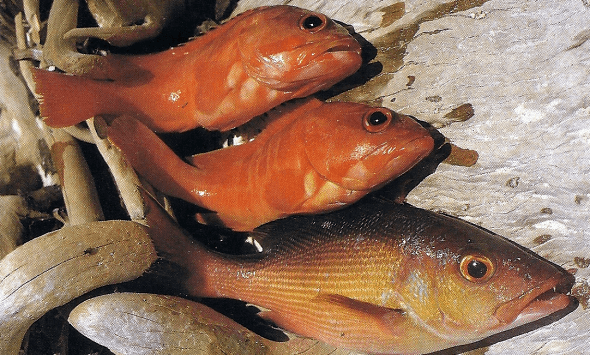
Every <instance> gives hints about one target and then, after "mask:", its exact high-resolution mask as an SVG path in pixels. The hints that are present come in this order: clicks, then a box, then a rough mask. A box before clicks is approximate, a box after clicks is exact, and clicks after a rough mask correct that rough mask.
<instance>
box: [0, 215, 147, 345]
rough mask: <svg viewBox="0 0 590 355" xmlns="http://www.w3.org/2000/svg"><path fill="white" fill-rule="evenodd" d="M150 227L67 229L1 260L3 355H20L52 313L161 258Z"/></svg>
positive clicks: (109, 224) (123, 224)
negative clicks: (37, 325) (29, 337)
mask: <svg viewBox="0 0 590 355" xmlns="http://www.w3.org/2000/svg"><path fill="white" fill-rule="evenodd" d="M156 258H157V256H156V251H155V249H154V247H153V245H152V242H151V240H150V238H149V236H148V235H147V233H146V229H145V227H143V226H141V225H140V224H137V223H135V222H129V221H106V222H94V223H87V224H83V225H79V226H70V227H64V228H62V229H60V230H59V231H56V232H52V233H48V234H46V235H44V236H41V237H38V238H36V239H33V240H32V241H30V242H27V243H25V244H23V245H22V246H20V247H18V248H17V249H16V250H14V251H13V252H12V253H10V254H8V255H7V256H6V257H5V258H4V259H2V261H0V353H2V354H6V355H12V354H18V353H19V349H20V346H21V342H22V340H23V337H24V335H25V332H26V331H27V329H28V328H29V327H30V326H31V324H33V322H35V321H36V320H37V319H39V318H40V317H41V316H42V315H43V314H45V313H46V312H47V311H49V310H51V309H53V308H55V307H58V306H61V305H64V304H65V303H67V302H69V301H71V300H72V299H74V298H76V297H79V296H80V295H83V294H84V293H86V292H88V291H90V290H93V289H95V288H98V287H101V286H104V285H109V284H114V283H120V282H125V281H129V280H133V279H135V278H137V277H139V276H141V275H142V274H143V273H144V272H145V271H146V270H147V269H148V268H149V266H150V265H151V264H152V263H153V262H154V261H155V260H156Z"/></svg>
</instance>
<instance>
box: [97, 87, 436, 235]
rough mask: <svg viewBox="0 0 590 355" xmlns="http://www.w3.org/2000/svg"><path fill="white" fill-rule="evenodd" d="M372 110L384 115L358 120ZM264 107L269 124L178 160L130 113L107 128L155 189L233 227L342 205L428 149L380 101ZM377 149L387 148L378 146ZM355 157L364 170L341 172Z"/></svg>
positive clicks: (430, 143)
mask: <svg viewBox="0 0 590 355" xmlns="http://www.w3.org/2000/svg"><path fill="white" fill-rule="evenodd" d="M373 114H378V115H383V116H385V117H387V120H386V121H383V122H382V123H380V125H377V126H371V127H369V128H367V127H366V126H367V125H370V124H369V123H368V122H367V121H370V118H371V117H372V115H373ZM267 115H268V117H267V118H268V120H269V121H270V123H269V124H268V126H267V127H265V129H264V130H263V131H262V132H261V133H260V134H259V135H258V136H257V137H256V138H255V139H254V140H252V141H249V142H247V143H244V144H241V145H237V146H231V147H227V148H224V149H220V150H215V151H211V152H207V153H202V154H196V155H193V156H191V157H189V158H187V160H188V163H187V162H186V161H184V160H182V159H181V158H180V157H178V156H176V154H175V153H174V152H173V151H172V150H171V149H170V148H169V147H167V146H166V145H165V144H164V143H163V142H162V141H161V139H160V138H159V137H158V136H157V135H156V134H154V133H153V132H152V131H150V130H149V128H147V127H146V126H145V125H143V124H142V123H141V122H139V121H137V120H135V119H133V118H131V117H119V118H116V119H115V120H114V121H113V122H112V123H111V124H110V126H109V128H108V136H109V139H111V141H113V142H114V143H115V145H117V146H118V147H119V148H120V149H121V151H122V152H123V154H124V155H125V157H126V158H127V159H128V161H129V162H130V163H131V165H132V166H133V167H134V168H135V169H136V170H137V171H138V172H139V174H140V175H142V177H144V178H145V179H146V180H147V181H148V182H150V183H151V184H152V185H153V186H154V187H155V188H157V189H158V190H160V191H161V192H163V193H165V194H168V195H171V196H175V197H178V198H181V199H183V200H185V201H188V202H190V203H193V204H196V205H199V206H201V207H204V208H206V209H207V210H209V211H211V213H200V214H199V215H198V216H197V218H198V220H199V221H200V222H206V223H207V224H221V225H223V226H225V227H228V228H231V229H234V230H238V231H250V230H252V229H254V228H255V227H257V226H259V225H261V224H263V223H266V222H269V221H272V220H275V219H278V218H283V217H286V216H288V215H291V214H304V213H319V212H326V211H329V210H334V209H338V208H342V207H344V206H346V205H348V204H350V203H352V202H355V201H357V200H359V199H360V198H361V197H362V196H365V195H366V194H367V193H369V192H371V191H372V190H374V189H376V188H378V187H379V186H381V185H383V184H385V183H386V182H388V181H391V180H392V179H395V178H396V177H398V176H399V175H401V174H403V173H404V172H406V171H408V170H409V169H410V168H411V167H412V166H414V165H415V164H416V163H417V162H419V161H420V160H421V159H422V158H424V157H425V156H427V155H428V154H429V153H430V152H431V151H432V149H433V147H434V140H433V138H432V137H431V135H430V134H429V132H428V131H427V130H426V129H424V128H423V127H422V126H421V125H420V124H419V123H418V122H416V121H414V120H413V119H412V118H410V117H409V116H405V115H401V114H397V113H395V112H393V111H391V110H389V109H387V108H384V107H372V106H368V105H365V104H359V103H351V102H328V103H326V102H322V101H320V100H317V99H314V98H307V99H302V100H298V101H295V102H290V103H288V104H284V105H282V106H281V107H278V108H276V109H274V110H272V111H270V112H269V113H268V114H267ZM383 147H389V148H390V149H388V150H387V153H386V154H385V153H384V152H383V151H382V148H383ZM361 152H363V153H361ZM359 163H362V164H363V165H365V166H367V167H370V169H365V170H366V171H365V172H364V173H363V174H360V173H359V172H358V171H356V172H354V173H353V175H352V176H351V175H349V174H350V172H351V170H352V169H351V166H356V165H357V164H359Z"/></svg>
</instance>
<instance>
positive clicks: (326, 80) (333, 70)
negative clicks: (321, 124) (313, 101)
mask: <svg viewBox="0 0 590 355" xmlns="http://www.w3.org/2000/svg"><path fill="white" fill-rule="evenodd" d="M361 51H362V49H361V46H360V44H359V43H358V42H357V41H356V40H354V39H353V38H352V37H347V38H338V39H334V40H332V41H330V42H328V43H326V42H321V41H319V42H308V43H305V44H303V45H301V46H299V47H297V48H294V49H293V50H292V51H291V52H285V53H279V54H278V55H275V56H273V57H270V56H268V57H267V56H264V55H262V54H260V53H258V54H257V60H256V61H254V62H253V63H255V64H254V65H251V64H246V65H245V69H246V71H247V72H248V74H249V75H250V76H251V77H254V78H255V79H256V80H258V81H259V82H262V83H264V84H266V85H267V86H269V87H270V88H272V89H274V90H279V91H292V92H293V96H294V97H303V96H307V95H308V94H310V93H311V92H315V91H318V90H323V89H325V88H328V87H330V86H332V85H334V84H335V83H337V82H338V81H340V80H342V79H344V78H345V77H347V76H349V75H351V74H352V73H354V72H355V71H357V70H358V69H359V68H360V67H361V65H362V57H361ZM304 53H311V54H309V55H304ZM284 57H294V58H297V59H296V60H295V61H283V60H282V58H284Z"/></svg>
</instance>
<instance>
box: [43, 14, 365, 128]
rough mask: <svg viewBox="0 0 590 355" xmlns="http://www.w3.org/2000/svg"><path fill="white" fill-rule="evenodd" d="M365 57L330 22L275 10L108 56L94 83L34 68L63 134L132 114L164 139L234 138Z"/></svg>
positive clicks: (47, 110)
mask: <svg viewBox="0 0 590 355" xmlns="http://www.w3.org/2000/svg"><path fill="white" fill-rule="evenodd" d="M360 53H361V47H360V45H359V44H358V42H357V41H356V40H355V39H354V38H353V37H352V36H351V35H350V34H349V33H348V32H347V31H346V30H345V29H344V28H343V27H342V26H340V25H338V24H336V23H335V22H334V21H332V20H330V19H328V18H327V17H326V16H324V15H322V14H320V13H315V12H311V11H308V10H304V9H300V8H297V7H292V6H269V7H261V8H257V9H253V10H250V11H247V12H245V13H243V14H241V15H240V16H237V17H235V18H234V19H232V20H230V21H228V22H227V23H225V24H223V25H221V26H219V27H218V28H216V29H214V30H212V31H210V32H208V33H206V34H205V35H203V36H200V37H197V38H195V39H193V40H191V41H189V42H187V43H185V44H184V45H182V46H179V47H175V48H171V49H169V50H166V51H163V52H160V53H154V54H148V55H116V54H108V55H107V56H106V57H105V58H104V59H103V60H101V61H100V63H101V64H100V65H97V66H96V67H94V68H89V73H88V74H87V75H84V76H73V75H67V74H61V73H55V72H54V73H52V72H48V71H45V70H41V69H34V70H33V77H34V80H35V82H36V84H37V89H36V90H37V93H38V94H39V95H40V96H41V100H40V110H41V115H42V117H43V118H45V121H46V122H47V124H48V125H50V126H53V127H63V126H70V125H73V124H76V123H79V122H81V121H84V120H85V119H88V118H90V117H92V116H95V115H103V116H119V115H131V116H133V117H135V118H137V119H139V120H140V121H141V122H142V123H143V124H145V125H146V126H148V127H149V128H150V129H151V130H153V131H156V132H182V131H187V130H190V129H193V128H196V127H204V128H207V129H210V130H229V129H231V128H233V127H236V126H238V125H241V124H243V123H245V122H247V121H248V120H250V119H251V118H253V117H254V116H257V115H260V114H262V113H264V112H266V111H268V110H269V109H271V108H273V107H275V106H277V105H279V104H281V103H282V102H285V101H287V100H290V99H292V98H298V97H305V96H308V95H310V94H312V93H314V92H316V91H319V90H323V89H327V88H329V87H330V86H332V85H333V84H335V83H336V82H338V81H340V80H342V79H344V78H345V77H347V76H349V75H351V74H352V73H354V72H355V71H356V70H357V69H358V68H359V67H360V65H361V62H362V59H361V56H360ZM96 78H101V79H100V80H99V79H96ZM104 78H107V79H104Z"/></svg>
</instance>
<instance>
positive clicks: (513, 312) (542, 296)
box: [495, 274, 576, 329]
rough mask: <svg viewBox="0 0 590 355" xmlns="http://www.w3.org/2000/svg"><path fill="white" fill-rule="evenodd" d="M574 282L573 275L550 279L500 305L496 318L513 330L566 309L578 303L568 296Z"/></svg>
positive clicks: (506, 327)
mask: <svg viewBox="0 0 590 355" xmlns="http://www.w3.org/2000/svg"><path fill="white" fill-rule="evenodd" d="M574 282H575V279H574V277H573V275H571V274H564V275H560V276H559V277H553V278H551V279H548V280H547V281H545V282H544V283H543V284H542V285H541V286H539V287H536V288H533V289H532V290H530V291H528V292H526V293H524V294H522V295H521V296H519V297H517V298H515V299H512V300H510V301H508V302H505V303H503V304H502V305H500V306H499V307H498V308H497V309H496V312H495V316H496V318H497V319H498V320H499V321H500V322H501V323H502V324H504V326H505V329H511V328H515V327H518V326H521V325H523V324H527V323H530V322H534V321H536V320H538V319H541V318H543V317H546V316H548V315H550V314H553V313H555V312H557V311H560V310H562V309H565V308H567V307H569V306H570V305H572V303H574V302H576V299H575V297H573V296H570V295H568V293H569V292H570V291H571V289H572V287H573V285H574Z"/></svg>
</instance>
